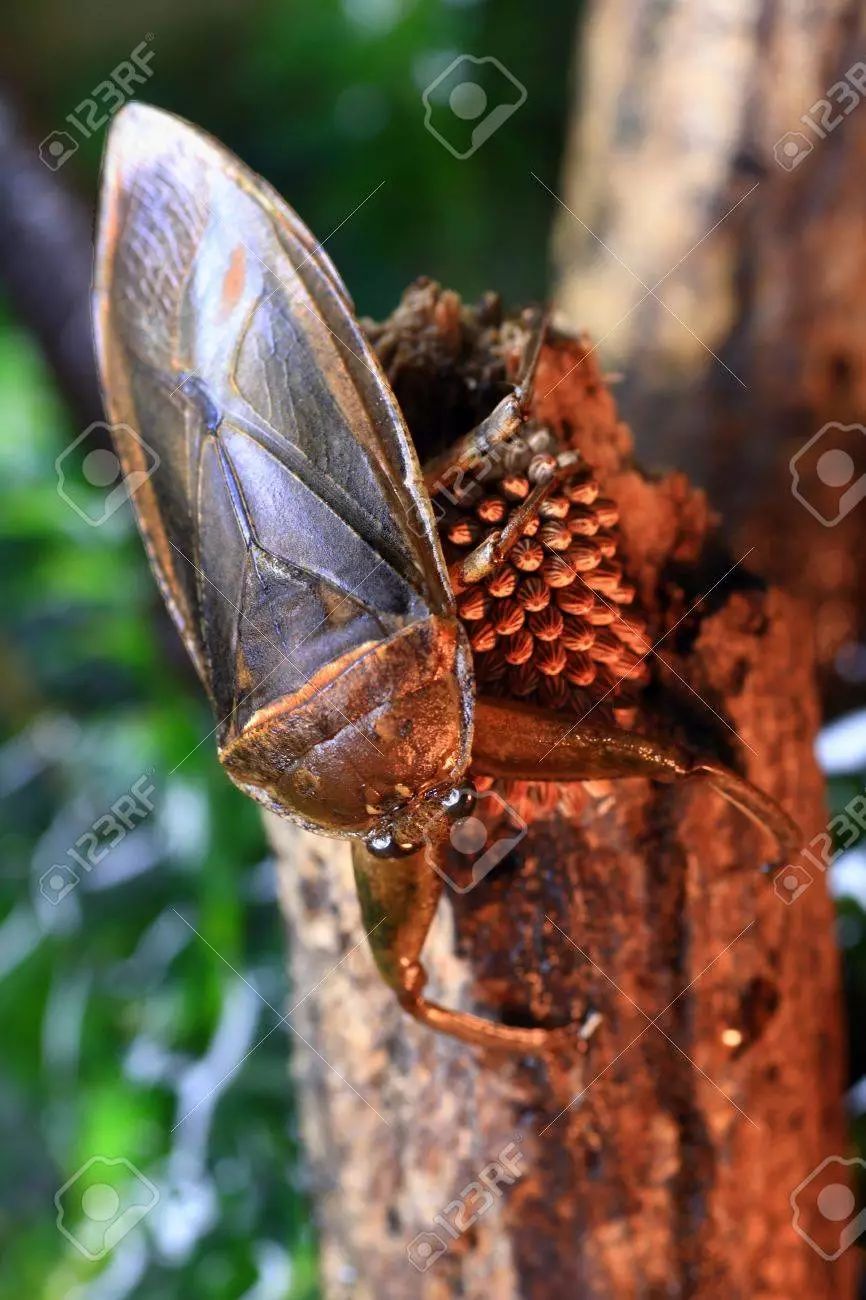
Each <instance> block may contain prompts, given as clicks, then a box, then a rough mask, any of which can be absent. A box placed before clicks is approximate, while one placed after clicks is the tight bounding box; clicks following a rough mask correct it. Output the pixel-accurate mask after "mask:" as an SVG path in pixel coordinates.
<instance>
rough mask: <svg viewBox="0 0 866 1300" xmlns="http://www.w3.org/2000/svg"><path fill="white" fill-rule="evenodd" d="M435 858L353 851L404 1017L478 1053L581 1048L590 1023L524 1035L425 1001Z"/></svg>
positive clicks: (365, 905)
mask: <svg viewBox="0 0 866 1300" xmlns="http://www.w3.org/2000/svg"><path fill="white" fill-rule="evenodd" d="M447 843H448V840H447V830H446V831H444V833H443V836H442V841H441V843H440V844H439V845H438V846H437V848H438V852H440V853H444V852H445V849H446V846H447ZM430 851H431V850H430V849H425V850H422V851H420V852H418V853H412V854H410V855H408V856H407V857H403V858H388V859H383V858H377V857H374V856H373V855H372V854H371V853H369V852H368V850H367V849H366V848H365V846H364V845H363V843H354V844H353V845H352V865H353V867H354V870H355V883H356V885H357V889H358V898H359V900H360V903H361V917H362V921H363V925H364V929H365V930H366V932H367V935H368V940H369V944H370V947H371V949H372V952H373V957H374V958H375V961H376V965H377V967H378V968H379V972H380V974H381V975H382V978H383V979H384V980H385V982H386V983H387V984H388V985H389V986H390V987H391V988H392V989H393V990H394V992H395V993H396V995H397V999H398V1001H399V1003H400V1005H401V1007H402V1008H403V1010H404V1011H407V1012H408V1013H409V1015H411V1016H414V1017H415V1019H416V1020H420V1021H421V1022H422V1024H425V1025H427V1026H428V1027H429V1028H430V1029H436V1030H438V1031H439V1032H440V1033H443V1034H449V1035H450V1036H451V1037H452V1038H459V1039H461V1040H462V1041H463V1042H464V1043H472V1044H474V1045H475V1046H476V1047H492V1048H500V1049H502V1050H504V1051H511V1052H515V1051H516V1052H525V1053H536V1052H542V1051H549V1050H552V1049H560V1048H563V1047H566V1046H570V1047H571V1049H572V1050H574V1049H575V1048H580V1047H581V1046H582V1045H583V1043H584V1041H585V1039H586V1038H587V1037H588V1036H589V1034H590V1033H591V1032H592V1029H591V1027H590V1023H589V1022H587V1023H584V1022H574V1023H572V1024H569V1025H565V1026H563V1027H562V1028H560V1029H541V1028H539V1029H523V1028H520V1027H519V1026H516V1025H502V1024H497V1023H495V1022H494V1021H492V1020H485V1019H483V1018H482V1017H481V1016H474V1015H472V1014H471V1013H470V1012H468V1011H452V1010H449V1009H448V1008H447V1007H443V1006H440V1005H439V1003H437V1002H431V1001H429V1000H428V999H427V998H425V997H424V996H423V993H422V990H423V988H424V985H425V984H426V982H427V973H426V971H425V970H424V967H423V966H422V965H421V950H422V948H423V947H424V940H425V939H426V938H427V934H428V931H429V929H430V926H431V925H432V923H433V917H434V915H435V913H436V906H437V904H438V902H439V898H440V896H441V894H442V885H443V882H442V877H441V876H439V875H438V874H437V872H436V871H434V870H433V868H432V866H431V865H430V862H429V861H428V860H427V853H428V852H430Z"/></svg>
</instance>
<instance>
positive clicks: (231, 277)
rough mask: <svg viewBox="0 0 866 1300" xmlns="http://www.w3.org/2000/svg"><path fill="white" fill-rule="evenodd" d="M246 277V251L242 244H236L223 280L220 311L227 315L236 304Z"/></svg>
mask: <svg viewBox="0 0 866 1300" xmlns="http://www.w3.org/2000/svg"><path fill="white" fill-rule="evenodd" d="M245 277H246V253H245V250H244V246H243V244H238V246H237V248H235V250H234V251H233V253H232V255H231V259H230V261H229V269H228V270H227V271H226V273H225V278H224V280H223V295H222V304H221V305H222V312H223V315H224V316H228V315H229V314H230V313H231V312H232V311H234V309H235V307H236V306H237V305H238V300H239V299H240V296H241V294H242V293H243V288H244V279H245Z"/></svg>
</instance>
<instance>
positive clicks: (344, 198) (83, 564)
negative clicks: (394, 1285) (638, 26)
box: [0, 0, 574, 1300]
mask: <svg viewBox="0 0 866 1300" xmlns="http://www.w3.org/2000/svg"><path fill="white" fill-rule="evenodd" d="M573 17H574V16H573V6H572V5H570V4H566V3H564V2H561V3H556V4H551V5H550V6H549V7H548V11H547V14H546V18H545V22H544V23H543V24H538V25H532V26H527V24H526V22H525V14H524V13H521V7H520V6H518V5H513V4H507V5H500V6H493V5H492V4H483V3H476V4H472V3H454V4H436V3H426V2H425V3H421V2H419V3H401V2H400V0H345V3H342V4H341V3H336V2H335V0H328V2H327V3H322V4H317V5H306V6H301V5H298V4H286V3H276V2H275V3H260V4H256V5H253V6H246V5H241V4H240V3H237V4H222V5H216V6H213V7H211V6H204V5H202V4H197V3H193V4H191V5H189V6H184V7H181V6H176V7H175V8H174V10H172V8H171V7H169V6H166V5H163V4H147V3H132V4H130V5H127V6H122V7H121V6H117V7H113V8H109V7H107V6H100V5H97V4H95V3H94V4H92V5H89V4H84V5H79V6H76V7H75V9H74V12H73V11H72V10H70V8H69V7H67V6H65V5H61V4H60V3H51V2H50V0H39V2H38V3H36V4H34V5H33V6H32V7H30V8H29V9H28V10H27V11H25V10H24V9H23V8H17V9H16V10H15V12H14V13H12V14H10V15H9V27H8V29H7V47H6V48H7V58H6V60H5V68H4V72H5V77H6V81H7V84H11V86H12V89H13V92H14V93H15V94H16V97H17V100H18V102H19V105H20V106H21V107H22V108H23V110H24V112H25V116H29V126H30V128H31V130H32V133H33V136H34V138H35V139H36V140H39V139H40V138H42V137H44V136H46V135H47V134H48V133H49V132H50V131H52V130H54V129H66V127H67V123H65V122H64V119H65V117H66V114H67V113H69V112H72V111H74V110H75V107H76V105H77V104H79V103H80V101H81V100H82V99H84V98H85V97H86V96H88V95H89V94H90V93H91V91H92V90H93V88H94V87H95V86H96V85H97V84H98V83H99V82H100V81H102V80H103V79H104V78H105V77H106V76H108V75H110V73H111V70H112V68H113V67H114V66H115V65H116V64H117V63H118V62H119V61H120V60H122V59H125V58H127V57H128V56H129V53H130V51H131V50H132V49H133V48H134V47H135V46H137V45H138V44H139V43H140V42H141V41H142V40H146V41H147V42H148V48H150V49H152V50H153V53H154V58H153V62H152V69H153V77H152V80H151V81H150V82H149V83H148V85H147V86H146V87H144V88H143V89H142V90H141V91H140V96H141V98H143V99H146V100H148V101H150V102H153V103H157V104H159V105H161V106H163V107H166V108H170V109H173V110H174V111H176V112H179V113H181V114H182V115H184V116H186V117H188V118H190V119H191V120H192V121H194V122H196V123H197V124H199V125H201V126H203V127H205V128H206V129H208V130H210V131H211V132H213V134H215V135H216V136H218V137H219V138H220V139H222V140H223V141H224V142H225V143H226V144H227V145H229V146H230V147H231V148H233V149H234V150H235V151H236V152H237V153H239V154H240V155H241V156H242V157H243V158H244V159H245V160H246V161H247V162H249V163H250V164H251V165H252V166H253V167H254V168H256V169H257V170H258V171H260V172H262V173H263V174H264V175H265V176H267V177H268V179H269V180H271V181H272V182H273V183H274V184H275V185H276V186H277V187H278V188H279V189H280V190H281V191H282V192H283V193H284V194H285V195H286V196H287V197H288V198H289V200H290V201H291V202H292V203H293V204H294V205H295V206H296V207H297V209H298V211H299V212H300V213H301V215H302V216H303V217H304V218H305V219H306V220H307V221H308V223H309V224H310V226H311V228H312V229H313V230H314V231H315V232H316V234H317V235H318V237H319V238H325V237H326V236H328V235H329V234H330V232H332V231H334V232H335V233H334V235H333V238H332V239H331V240H330V241H329V244H328V248H329V252H330V253H331V255H332V256H333V257H334V259H335V261H336V262H337V263H338V265H339V266H340V269H341V271H342V272H343V274H344V276H345V278H346V280H347V283H348V284H349V286H350V289H351V291H352V293H353V295H354V296H355V299H356V302H357V304H358V308H359V311H362V312H366V313H370V314H384V313H385V312H387V311H388V310H389V309H390V308H391V307H392V306H393V304H394V302H395V301H396V299H397V297H398V296H399V294H400V292H401V290H402V288H403V287H404V286H405V284H406V283H408V282H409V281H410V280H412V279H413V278H414V277H415V276H417V275H419V274H422V273H423V274H430V275H433V276H436V277H438V278H440V279H442V280H443V281H444V282H446V283H448V284H452V285H454V286H455V287H457V288H459V289H460V290H461V291H462V292H463V293H465V294H466V295H467V296H472V295H475V294H479V293H481V292H482V291H483V290H485V289H488V288H489V287H491V286H496V287H497V288H499V289H500V290H502V291H503V293H504V294H505V295H506V296H507V297H510V298H511V299H512V300H513V301H524V300H530V299H537V298H539V297H541V296H542V295H543V294H544V291H545V263H546V247H547V225H548V220H549V216H550V209H549V201H548V196H547V195H546V194H545V193H544V192H543V190H542V189H541V188H540V186H539V185H538V184H537V182H535V181H533V180H532V178H531V176H530V170H531V169H533V170H536V171H537V172H538V173H539V175H542V176H543V177H544V178H545V179H547V180H548V181H551V180H552V179H553V178H554V177H555V174H556V170H557V167H558V165H559V157H560V151H561V146H562V134H563V130H564V105H565V97H566V78H567V65H568V52H569V44H570V41H571V39H572V24H573ZM149 34H152V36H151V35H149ZM463 50H466V51H471V52H474V53H476V54H479V55H486V54H492V55H495V56H496V57H497V58H499V59H500V60H501V61H502V62H503V63H504V64H505V65H506V66H507V67H508V68H509V69H511V70H512V71H513V72H514V74H515V75H516V76H517V77H518V78H519V79H520V80H521V81H522V82H524V84H525V85H526V87H527V90H528V98H527V102H526V104H525V105H524V106H523V107H522V108H521V110H520V112H519V113H517V114H516V115H515V116H514V119H513V120H512V121H510V122H509V123H508V129H507V131H505V132H500V133H499V135H498V136H494V137H493V138H492V139H491V140H490V141H488V143H487V144H486V145H485V147H484V148H483V149H482V150H480V151H479V152H478V154H477V155H475V156H474V157H473V159H472V160H471V162H469V163H467V162H462V161H459V160H457V159H455V158H454V157H453V156H452V155H451V154H450V153H449V152H448V151H447V150H446V149H445V148H444V147H443V146H442V145H441V144H440V143H439V142H438V141H436V140H435V139H434V138H433V137H432V136H431V135H430V134H429V133H428V132H427V131H425V129H424V125H423V106H422V102H421V92H422V90H423V88H424V86H425V85H426V84H427V83H428V82H429V81H431V80H432V79H433V78H434V77H436V76H437V75H438V73H439V72H440V71H441V70H442V69H443V68H444V67H446V66H447V65H448V63H449V62H450V61H451V60H452V59H453V57H454V56H455V55H456V54H457V53H459V52H460V51H463ZM9 51H14V57H8V55H9ZM103 139H104V132H102V131H99V132H97V133H96V134H94V135H93V136H92V137H91V138H89V139H87V140H83V141H79V148H78V150H77V151H76V152H75V154H74V155H73V156H72V157H71V158H70V159H69V161H68V162H66V163H65V164H64V171H63V180H64V182H68V184H69V185H70V186H72V187H74V188H76V189H78V190H79V192H81V193H82V194H83V195H85V196H86V197H87V198H88V200H89V201H91V202H92V201H93V197H94V195H95V191H96V183H97V175H98V167H99V158H100V154H101V149H102V145H103ZM377 187H378V188H377ZM373 191H375V193H374V192H373ZM368 196H371V197H369V198H368ZM364 200H367V201H366V202H364ZM359 205H361V206H360V207H359ZM355 209H358V210H357V212H355ZM353 212H355V215H354V216H351V217H350V214H352V213H353ZM346 218H350V219H348V220H345V219H346ZM344 220H345V224H342V223H343V222H344ZM337 227H339V229H337ZM78 432H79V431H78V429H77V428H75V427H74V425H73V423H72V420H71V416H70V415H69V413H68V411H67V410H66V409H65V408H64V404H63V400H62V396H61V395H60V394H59V393H58V392H57V391H56V390H55V387H54V385H53V382H52V379H51V376H50V375H49V373H48V372H47V370H46V367H45V364H44V362H43V360H42V358H41V357H40V356H39V355H38V353H37V351H36V349H35V346H34V344H33V342H32V341H31V340H30V339H29V338H28V337H27V336H26V335H25V334H24V333H23V332H22V330H21V328H20V327H19V326H18V325H17V324H16V321H15V320H14V319H13V318H12V317H11V315H10V313H9V311H8V309H7V310H5V311H3V312H2V314H0V520H2V523H0V601H2V606H3V610H4V619H3V632H2V636H0V668H2V671H0V719H2V729H3V742H2V746H0V793H2V796H3V799H2V803H0V849H2V859H3V862H4V865H5V871H4V873H3V885H2V913H0V917H2V919H0V975H2V976H3V978H2V982H0V1023H2V1025H3V1028H4V1042H5V1045H6V1050H5V1052H4V1055H3V1061H2V1064H0V1116H2V1118H0V1135H2V1139H3V1150H4V1155H5V1160H4V1161H3V1174H2V1178H0V1247H2V1254H3V1257H4V1267H3V1270H2V1274H0V1300H7V1297H8V1300H13V1297H14V1300H19V1298H20V1296H21V1295H22V1294H23V1295H27V1296H31V1295H32V1296H34V1297H44V1298H45V1300H60V1297H66V1296H75V1295H79V1296H81V1297H83V1296H85V1295H86V1296H87V1297H88V1298H93V1300H121V1298H122V1297H125V1296H128V1295H135V1296H137V1297H145V1298H149V1297H154V1300H156V1297H159V1300H171V1297H178V1298H179V1297H181V1296H187V1295H193V1296H195V1297H196V1300H211V1298H212V1300H235V1298H236V1297H241V1296H245V1297H248V1298H249V1300H282V1298H283V1297H292V1298H300V1297H307V1296H312V1295H314V1294H316V1292H317V1283H316V1262H315V1240H314V1233H313V1230H312V1226H311V1221H310V1213H309V1206H308V1203H307V1201H306V1199H305V1196H304V1191H303V1178H302V1174H301V1172H300V1165H299V1159H298V1144H297V1135H296V1128H295V1117H294V1109H293V1098H292V1092H291V1086H290V1079H289V1073H288V1058H289V1054H290V1049H291V1039H292V1033H291V1031H290V1029H289V1028H288V1027H287V1026H286V1025H282V1026H280V1025H279V1014H278V1011H277V1010H274V1008H276V1009H280V1010H282V1009H283V1008H284V1007H285V1002H286V996H287V990H286V977H285V967H284V960H285V958H284V944H283V935H282V933H281V923H280V916H279V909H278V906H277V903H276V899H275V893H274V879H273V872H272V869H271V864H270V863H269V861H268V858H267V850H266V845H265V840H264V835H263V832H262V828H261V825H260V821H259V817H258V813H257V810H256V808H255V807H254V806H253V805H252V804H251V803H250V802H249V801H247V800H246V799H244V798H243V797H242V796H241V795H240V794H239V793H238V792H237V791H236V790H235V789H234V788H233V787H232V786H231V785H230V784H229V783H228V782H227V781H226V779H225V778H224V777H223V775H222V773H221V772H220V770H219V768H218V765H217V763H216V761H215V757H214V749H213V741H212V739H211V729H212V726H213V722H212V720H211V718H210V716H209V713H208V711H207V709H206V706H205V703H204V701H203V698H202V692H201V690H200V688H199V687H198V685H197V683H196V682H195V680H194V678H193V676H192V673H191V671H190V670H189V668H188V665H187V664H186V661H185V657H184V655H183V651H182V650H181V648H180V646H179V643H178V642H177V639H176V638H175V637H174V634H173V632H172V631H171V629H170V628H168V627H167V625H166V621H165V619H164V616H163V615H162V613H161V610H160V607H159V597H158V595H157V593H156V589H155V586H154V583H153V580H152V578H151V575H150V573H149V571H148V570H147V566H146V563H145V561H144V555H143V552H142V548H141V545H140V542H139V539H138V536H137V533H136V532H135V528H134V526H133V523H132V520H131V516H130V513H129V511H128V509H127V508H126V507H125V506H124V507H122V508H121V509H119V510H118V511H116V512H115V513H113V514H112V515H111V516H110V517H109V518H108V519H107V520H106V521H105V522H104V523H103V524H101V525H100V526H99V527H93V526H91V525H90V524H89V523H88V522H86V520H85V519H84V518H82V517H81V515H79V514H78V513H77V512H76V511H75V509H73V508H72V507H71V506H70V505H68V504H67V503H65V502H64V500H62V499H61V496H60V495H58V490H57V474H56V472H55V458H56V457H57V456H58V455H60V454H62V453H63V452H64V448H66V447H67V446H68V445H69V444H70V443H71V442H73V441H74V439H75V438H76V437H77V435H78ZM75 460H76V457H75V455H74V454H73V456H72V457H70V458H69V460H68V462H67V461H64V462H63V464H64V468H65V470H66V471H67V472H68V478H67V488H68V490H69V493H70V495H71V497H72V498H73V500H75V501H76V502H77V503H78V504H79V505H81V506H82V507H83V509H84V511H85V514H86V513H87V512H88V511H89V510H90V508H91V506H92V508H93V511H94V513H96V512H98V511H99V510H100V509H101V498H100V496H99V494H98V493H96V492H94V491H93V490H91V489H88V487H87V485H86V483H85V481H84V479H83V478H82V476H81V474H80V467H78V466H76V465H75ZM142 777H143V778H144V785H143V786H142V785H141V783H140V780H141V778H142ZM137 782H139V788H140V789H141V788H144V789H145V790H147V789H148V788H149V787H150V786H151V785H152V787H153V794H152V796H149V799H150V800H151V801H152V802H153V805H154V807H153V812H152V813H147V815H145V816H144V817H143V818H142V819H141V820H140V821H138V820H136V824H135V826H134V829H133V830H132V831H130V833H129V834H126V835H124V836H123V838H121V839H120V840H119V841H118V842H117V843H116V846H115V847H114V848H112V849H111V851H110V852H108V853H106V855H105V856H104V857H102V858H101V860H100V861H99V862H98V863H97V864H96V865H94V866H93V868H92V870H86V869H84V868H82V866H81V862H82V860H83V861H84V862H85V864H86V862H87V860H86V858H85V859H82V858H81V853H82V851H83V850H84V848H85V846H86V845H87V843H88V842H89V841H88V839H87V832H88V830H89V829H90V828H91V827H92V826H93V825H94V824H95V825H96V826H97V827H99V826H100V822H99V819H100V818H103V819H104V818H105V815H106V813H107V812H108V811H109V810H110V807H111V805H112V803H114V802H115V801H116V800H118V799H119V798H120V797H121V796H123V795H124V794H125V793H127V792H129V791H130V790H131V789H132V788H133V787H134V786H135V784H136V783H137ZM145 811H146V810H145ZM104 824H105V823H104V822H103V825H104ZM97 838H98V844H99V851H101V850H102V849H104V848H106V847H107V846H108V845H110V843H111V841H112V839H113V838H116V836H114V835H113V834H112V832H111V831H108V832H107V833H106V834H105V835H104V834H103V833H102V832H101V831H100V832H98V835H97ZM76 842H77V847H76ZM76 854H78V857H76V856H75V855H76ZM76 877H77V882H76ZM70 883H71V884H72V887H71V888H69V889H68V892H66V891H67V887H68V886H69V885H70ZM190 926H193V927H195V929H194V930H193V929H191V928H190ZM259 995H261V997H260V996H259ZM262 998H264V999H266V1000H267V1003H270V1007H269V1006H268V1005H266V1003H265V1002H264V1001H262V1000H261V999H262ZM94 1156H96V1157H100V1158H103V1157H104V1158H105V1159H108V1160H111V1159H116V1158H117V1157H123V1158H124V1159H125V1160H127V1161H129V1162H131V1165H132V1166H133V1167H134V1168H133V1170H132V1171H130V1170H129V1169H126V1168H125V1167H124V1166H119V1167H118V1166H108V1165H106V1164H105V1163H104V1161H103V1160H102V1159H99V1160H97V1163H96V1164H91V1165H89V1166H88V1164H87V1162H88V1161H90V1160H91V1159H92V1158H93V1157H94ZM82 1168H83V1170H84V1172H83V1173H80V1174H79V1175H78V1177H77V1178H76V1177H75V1175H76V1174H77V1171H79V1170H81V1169H82ZM70 1178H73V1182H72V1184H71V1186H70V1187H68V1188H67V1189H66V1190H65V1191H64V1192H63V1193H62V1194H61V1197H60V1202H61V1210H62V1214H61V1219H62V1226H63V1227H64V1228H68V1229H69V1230H70V1231H71V1233H72V1235H73V1236H77V1237H78V1238H79V1239H80V1240H82V1241H83V1242H84V1244H85V1245H87V1246H88V1248H89V1249H90V1250H91V1253H93V1254H97V1255H98V1254H100V1250H99V1244H100V1240H105V1241H108V1240H109V1239H110V1238H109V1237H106V1236H105V1235H104V1234H103V1236H102V1237H100V1229H99V1222H97V1225H96V1227H97V1231H96V1238H95V1239H94V1237H93V1231H92V1230H93V1221H92V1219H88V1212H93V1210H94V1204H95V1203H94V1202H88V1201H87V1200H86V1197H87V1189H88V1187H90V1186H91V1185H95V1186H97V1188H98V1187H100V1186H101V1187H102V1189H103V1194H104V1193H105V1187H106V1185H109V1186H113V1187H114V1188H115V1190H116V1192H117V1195H118V1197H119V1201H118V1206H119V1209H118V1213H120V1212H121V1211H123V1210H124V1209H128V1208H129V1206H130V1205H134V1204H135V1203H136V1202H141V1203H144V1204H146V1203H147V1201H148V1196H149V1193H148V1187H147V1184H146V1183H145V1181H144V1180H148V1181H149V1182H150V1183H152V1184H153V1185H155V1186H157V1187H158V1188H159V1194H160V1198H159V1201H158V1203H157V1204H156V1205H155V1207H154V1208H153V1209H151V1210H150V1211H149V1213H147V1215H146V1217H145V1218H144V1220H143V1222H142V1226H141V1228H140V1229H137V1230H136V1231H135V1232H130V1233H129V1234H128V1235H125V1236H122V1238H121V1239H120V1240H119V1241H118V1243H117V1244H116V1245H115V1246H114V1247H113V1249H111V1250H110V1251H108V1252H107V1253H105V1255H104V1256H103V1257H101V1258H97V1259H95V1260H92V1261H90V1260H88V1259H87V1258H85V1257H84V1255H83V1254H82V1253H81V1252H80V1251H79V1250H77V1249H76V1248H75V1247H74V1245H73V1244H71V1243H70V1242H69V1241H68V1240H67V1239H66V1238H65V1237H64V1236H63V1235H62V1234H61V1232H60V1231H58V1227H57V1224H56V1222H55V1219H56V1213H57V1212H56V1210H55V1205H54V1203H53V1198H54V1196H55V1193H56V1192H57V1191H58V1189H60V1188H62V1187H63V1185H64V1184H65V1183H66V1182H67V1180H69V1179H70ZM91 1195H93V1193H92V1194H91ZM85 1207H86V1209H85ZM108 1208H109V1209H111V1207H110V1206H109V1207H108ZM113 1221H114V1220H113V1219H112V1218H111V1217H110V1216H109V1219H108V1220H107V1221H106V1223H107V1226H108V1228H110V1227H111V1224H112V1223H113ZM88 1223H89V1225H90V1229H91V1233H90V1235H89V1236H88V1235H87V1233H86V1232H85V1231H84V1229H86V1228H87V1226H88ZM82 1225H83V1227H82Z"/></svg>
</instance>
